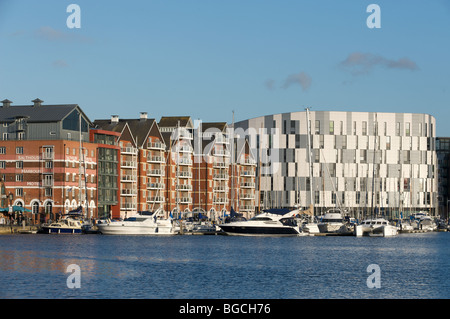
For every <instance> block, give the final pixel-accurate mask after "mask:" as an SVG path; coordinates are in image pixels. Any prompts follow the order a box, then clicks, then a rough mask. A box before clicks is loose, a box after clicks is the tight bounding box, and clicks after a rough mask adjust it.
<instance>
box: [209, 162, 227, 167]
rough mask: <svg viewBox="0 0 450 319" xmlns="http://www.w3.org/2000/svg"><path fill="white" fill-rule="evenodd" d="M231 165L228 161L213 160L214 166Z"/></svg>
mask: <svg viewBox="0 0 450 319" xmlns="http://www.w3.org/2000/svg"><path fill="white" fill-rule="evenodd" d="M229 165H230V163H228V162H218V161H214V162H213V167H214V168H228V166H229Z"/></svg>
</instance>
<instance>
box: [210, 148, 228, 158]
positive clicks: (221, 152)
mask: <svg viewBox="0 0 450 319" xmlns="http://www.w3.org/2000/svg"><path fill="white" fill-rule="evenodd" d="M214 155H215V156H225V157H230V152H229V151H227V150H215V151H214Z"/></svg>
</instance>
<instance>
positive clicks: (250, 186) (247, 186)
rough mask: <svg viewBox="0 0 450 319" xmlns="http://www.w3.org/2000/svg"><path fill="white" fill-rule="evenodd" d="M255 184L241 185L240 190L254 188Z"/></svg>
mask: <svg viewBox="0 0 450 319" xmlns="http://www.w3.org/2000/svg"><path fill="white" fill-rule="evenodd" d="M255 187H256V185H255V183H241V188H255Z"/></svg>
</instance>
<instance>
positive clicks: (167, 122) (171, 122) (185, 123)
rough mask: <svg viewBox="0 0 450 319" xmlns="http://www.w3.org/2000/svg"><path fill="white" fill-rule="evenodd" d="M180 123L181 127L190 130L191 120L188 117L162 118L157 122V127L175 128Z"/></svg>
mask: <svg viewBox="0 0 450 319" xmlns="http://www.w3.org/2000/svg"><path fill="white" fill-rule="evenodd" d="M178 123H180V126H181V127H187V128H192V127H193V124H192V120H191V117H190V116H163V117H161V119H160V120H159V123H158V125H159V127H176V126H177V125H178Z"/></svg>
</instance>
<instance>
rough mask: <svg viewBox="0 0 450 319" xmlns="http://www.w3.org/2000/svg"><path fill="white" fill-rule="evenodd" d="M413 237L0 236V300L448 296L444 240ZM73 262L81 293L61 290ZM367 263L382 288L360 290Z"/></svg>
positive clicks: (449, 262) (448, 257) (449, 251)
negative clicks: (379, 273)
mask: <svg viewBox="0 0 450 319" xmlns="http://www.w3.org/2000/svg"><path fill="white" fill-rule="evenodd" d="M418 235H420V236H414V235H407V236H398V237H397V238H389V239H385V238H354V237H328V238H326V237H316V238H313V237H302V238H242V237H226V236H212V237H210V236H176V237H168V238H155V237H139V236H128V237H127V236H123V237H116V236H95V235H92V236H47V235H33V236H30V235H23V236H21V235H14V236H0V247H2V248H1V249H0V271H1V273H2V281H3V282H5V283H6V285H3V284H2V287H1V291H0V297H2V298H231V297H233V298H448V297H450V279H448V278H447V274H446V271H447V269H449V266H450V248H449V246H448V245H447V241H448V238H449V236H450V234H448V233H434V234H418ZM423 235H427V236H423ZM70 264H77V265H79V266H80V269H81V289H68V288H67V286H66V279H67V276H68V273H67V272H66V270H67V267H68V266H69V265H70ZM369 264H378V265H379V266H380V268H381V271H382V277H381V278H382V281H381V282H382V287H381V289H368V288H367V285H366V279H367V276H368V273H367V271H366V268H367V266H368V265H369Z"/></svg>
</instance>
